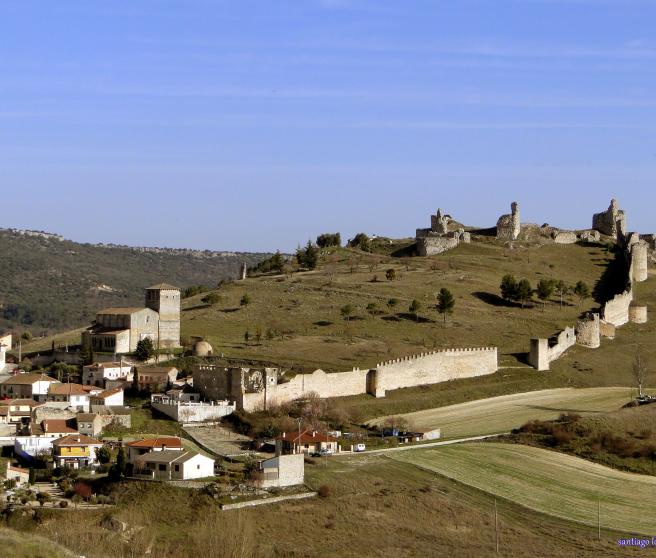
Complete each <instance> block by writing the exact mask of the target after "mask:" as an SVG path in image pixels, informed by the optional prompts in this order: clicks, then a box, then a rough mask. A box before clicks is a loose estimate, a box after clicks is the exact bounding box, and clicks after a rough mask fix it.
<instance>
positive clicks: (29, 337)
mask: <svg viewBox="0 0 656 558" xmlns="http://www.w3.org/2000/svg"><path fill="white" fill-rule="evenodd" d="M21 339H22V340H23V341H31V340H32V332H31V331H29V330H25V331H24V332H23V333H22V334H21Z"/></svg>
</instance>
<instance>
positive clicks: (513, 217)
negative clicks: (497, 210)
mask: <svg viewBox="0 0 656 558" xmlns="http://www.w3.org/2000/svg"><path fill="white" fill-rule="evenodd" d="M510 208H511V213H510V215H502V216H501V217H499V220H498V221H497V240H517V239H518V238H519V233H520V232H522V223H521V219H520V216H519V204H518V203H517V202H513V203H512V204H511V206H510Z"/></svg>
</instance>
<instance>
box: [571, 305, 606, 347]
mask: <svg viewBox="0 0 656 558" xmlns="http://www.w3.org/2000/svg"><path fill="white" fill-rule="evenodd" d="M576 342H577V343H578V344H579V345H582V346H583V347H589V348H590V349H596V348H597V347H599V346H601V329H600V321H599V314H591V315H590V316H588V317H587V318H585V319H583V320H579V321H578V322H577V323H576Z"/></svg>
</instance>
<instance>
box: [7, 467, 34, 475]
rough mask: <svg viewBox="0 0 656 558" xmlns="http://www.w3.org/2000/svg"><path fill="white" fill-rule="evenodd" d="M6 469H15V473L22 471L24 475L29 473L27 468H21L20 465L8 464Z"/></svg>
mask: <svg viewBox="0 0 656 558" xmlns="http://www.w3.org/2000/svg"><path fill="white" fill-rule="evenodd" d="M7 469H9V470H10V471H16V472H17V473H22V474H24V475H29V474H30V470H29V469H23V468H22V467H14V466H13V465H8V466H7Z"/></svg>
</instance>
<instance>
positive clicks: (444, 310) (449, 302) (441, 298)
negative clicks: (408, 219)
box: [437, 288, 456, 323]
mask: <svg viewBox="0 0 656 558" xmlns="http://www.w3.org/2000/svg"><path fill="white" fill-rule="evenodd" d="M455 305H456V301H455V299H454V298H453V295H452V294H451V291H450V290H449V289H446V288H442V289H440V292H439V294H438V295H437V311H438V312H439V313H440V314H442V315H443V316H444V323H446V317H447V316H448V315H449V314H453V309H454V307H455Z"/></svg>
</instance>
